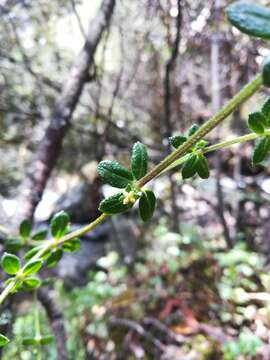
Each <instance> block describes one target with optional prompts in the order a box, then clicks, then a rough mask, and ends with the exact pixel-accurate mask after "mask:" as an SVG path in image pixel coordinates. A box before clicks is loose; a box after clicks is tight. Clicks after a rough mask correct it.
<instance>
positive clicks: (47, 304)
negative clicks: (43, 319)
mask: <svg viewBox="0 0 270 360" xmlns="http://www.w3.org/2000/svg"><path fill="white" fill-rule="evenodd" d="M52 292H53V291H50V290H48V288H41V289H39V290H38V300H39V301H40V302H41V304H42V306H43V307H44V309H45V311H46V314H47V316H48V319H49V322H50V325H51V328H52V331H53V333H54V339H55V344H56V349H57V359H58V360H67V359H68V355H67V349H66V340H67V339H66V332H65V324H64V318H63V314H62V311H61V310H60V307H59V306H58V304H57V303H56V301H55V299H54V297H53V295H52Z"/></svg>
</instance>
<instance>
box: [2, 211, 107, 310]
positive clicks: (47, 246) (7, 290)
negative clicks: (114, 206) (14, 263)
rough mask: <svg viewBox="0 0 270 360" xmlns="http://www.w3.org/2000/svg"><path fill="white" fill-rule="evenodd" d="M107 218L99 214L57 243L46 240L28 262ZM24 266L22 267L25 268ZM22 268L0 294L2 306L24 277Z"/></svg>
mask: <svg viewBox="0 0 270 360" xmlns="http://www.w3.org/2000/svg"><path fill="white" fill-rule="evenodd" d="M107 217H108V215H106V214H101V215H100V216H99V217H98V218H97V219H96V220H94V221H93V222H91V223H90V224H88V225H86V226H84V227H83V228H81V229H79V230H76V231H73V232H72V233H70V234H67V235H65V236H63V237H62V238H61V239H59V240H58V241H55V239H50V240H47V242H46V243H45V244H44V247H43V248H42V249H40V250H39V251H38V252H37V253H36V254H35V255H34V256H33V257H32V258H31V259H30V261H33V260H37V259H40V257H42V255H43V254H44V253H46V252H47V251H48V250H51V249H53V248H55V247H56V246H58V245H60V244H62V243H64V242H66V241H69V240H72V239H75V238H77V237H80V236H82V235H84V234H85V233H87V232H89V231H91V230H93V229H94V228H95V227H96V226H97V225H99V224H100V223H101V222H103V221H104V220H105V219H106V218H107ZM26 265H27V263H26V264H25V266H26ZM25 266H24V267H25ZM24 267H23V268H21V269H20V270H19V271H18V273H17V274H16V276H15V277H14V280H13V282H11V283H9V284H8V285H7V286H6V287H5V289H4V290H3V291H2V293H1V294H0V304H2V303H3V302H4V301H5V300H6V298H7V297H8V296H9V294H10V293H11V292H12V290H13V288H14V286H15V285H16V284H17V282H18V281H22V280H23V279H24V278H25V276H24V274H23V270H24Z"/></svg>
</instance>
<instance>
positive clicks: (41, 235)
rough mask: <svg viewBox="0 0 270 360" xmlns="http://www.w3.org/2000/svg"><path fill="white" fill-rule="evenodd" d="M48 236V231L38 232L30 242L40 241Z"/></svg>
mask: <svg viewBox="0 0 270 360" xmlns="http://www.w3.org/2000/svg"><path fill="white" fill-rule="evenodd" d="M47 234H48V230H40V231H38V232H37V233H35V234H34V235H33V236H32V240H35V241H40V240H45V239H46V236H47Z"/></svg>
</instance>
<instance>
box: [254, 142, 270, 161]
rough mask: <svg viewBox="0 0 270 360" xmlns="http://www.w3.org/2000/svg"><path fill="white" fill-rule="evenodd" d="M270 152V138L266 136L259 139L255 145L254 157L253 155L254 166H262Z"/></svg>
mask: <svg viewBox="0 0 270 360" xmlns="http://www.w3.org/2000/svg"><path fill="white" fill-rule="evenodd" d="M269 151H270V138H269V136H265V137H263V138H262V139H259V140H258V141H257V143H256V145H255V148H254V151H253V155H252V164H253V165H257V164H260V163H261V162H262V161H263V160H264V159H265V158H266V156H267V155H268V154H269Z"/></svg>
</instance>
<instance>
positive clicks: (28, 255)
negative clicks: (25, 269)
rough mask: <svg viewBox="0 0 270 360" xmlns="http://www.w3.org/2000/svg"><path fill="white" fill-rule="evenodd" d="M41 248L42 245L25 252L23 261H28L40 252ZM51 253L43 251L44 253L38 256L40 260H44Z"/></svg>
mask: <svg viewBox="0 0 270 360" xmlns="http://www.w3.org/2000/svg"><path fill="white" fill-rule="evenodd" d="M42 248H43V246H42V245H40V246H35V247H34V248H32V249H30V250H29V251H27V253H25V254H24V257H23V258H24V260H26V261H28V260H30V259H31V258H32V257H34V256H35V255H36V254H37V253H38V252H39V250H41V249H42ZM50 253H51V250H50V249H48V250H47V251H45V253H43V255H41V256H40V259H43V260H44V259H46V258H47V257H48V256H49V255H50Z"/></svg>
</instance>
